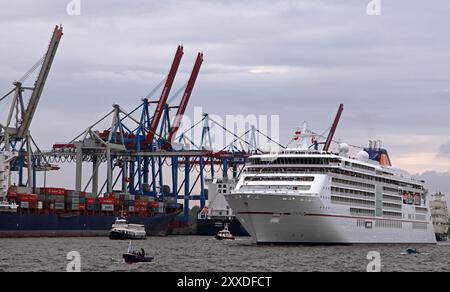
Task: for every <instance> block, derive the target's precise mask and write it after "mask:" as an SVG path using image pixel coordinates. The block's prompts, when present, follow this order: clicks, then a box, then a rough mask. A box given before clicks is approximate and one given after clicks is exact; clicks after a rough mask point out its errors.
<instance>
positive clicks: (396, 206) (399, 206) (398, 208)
mask: <svg viewBox="0 0 450 292" xmlns="http://www.w3.org/2000/svg"><path fill="white" fill-rule="evenodd" d="M383 207H386V208H392V209H397V210H401V209H402V205H397V204H391V203H383Z"/></svg>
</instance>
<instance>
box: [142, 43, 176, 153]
mask: <svg viewBox="0 0 450 292" xmlns="http://www.w3.org/2000/svg"><path fill="white" fill-rule="evenodd" d="M183 54H184V53H183V46H178V49H177V52H176V54H175V58H174V60H173V63H172V67H171V68H170V71H169V75H168V76H167V80H166V84H165V85H164V89H163V91H162V93H161V98H160V99H159V101H158V105H157V107H156V110H155V113H154V115H153V119H152V122H151V124H150V129H149V132H148V135H147V139H146V141H145V142H146V144H147V145H150V144H151V143H152V142H153V138H154V137H155V133H156V129H157V128H158V125H159V122H160V120H161V117H162V115H163V112H164V107H165V106H166V103H167V99H168V98H169V94H170V90H171V89H172V85H173V82H174V81H175V76H176V75H177V71H178V67H179V66H180V63H181V58H182V57H183Z"/></svg>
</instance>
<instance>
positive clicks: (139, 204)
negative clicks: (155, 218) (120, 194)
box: [134, 201, 148, 216]
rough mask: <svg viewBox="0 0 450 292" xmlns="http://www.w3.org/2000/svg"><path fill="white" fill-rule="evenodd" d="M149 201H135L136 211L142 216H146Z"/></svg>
mask: <svg viewBox="0 0 450 292" xmlns="http://www.w3.org/2000/svg"><path fill="white" fill-rule="evenodd" d="M147 208H148V202H146V201H135V202H134V211H135V212H136V213H138V214H139V215H141V216H145V215H146V214H147Z"/></svg>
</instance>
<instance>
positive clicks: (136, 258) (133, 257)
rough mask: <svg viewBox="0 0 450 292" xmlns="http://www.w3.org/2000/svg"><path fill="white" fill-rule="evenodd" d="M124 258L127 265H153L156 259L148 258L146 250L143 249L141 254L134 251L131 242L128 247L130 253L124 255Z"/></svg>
mask: <svg viewBox="0 0 450 292" xmlns="http://www.w3.org/2000/svg"><path fill="white" fill-rule="evenodd" d="M122 256H123V259H124V261H125V263H127V264H137V263H151V262H152V261H153V260H154V259H155V258H154V257H146V256H145V250H144V249H143V248H141V251H140V252H137V251H134V250H133V247H132V246H131V241H130V244H129V245H128V252H127V253H124V254H123V255H122Z"/></svg>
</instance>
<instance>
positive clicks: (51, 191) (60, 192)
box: [40, 188, 66, 196]
mask: <svg viewBox="0 0 450 292" xmlns="http://www.w3.org/2000/svg"><path fill="white" fill-rule="evenodd" d="M40 194H41V195H50V196H65V195H66V190H65V189H60V188H41V189H40Z"/></svg>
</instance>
